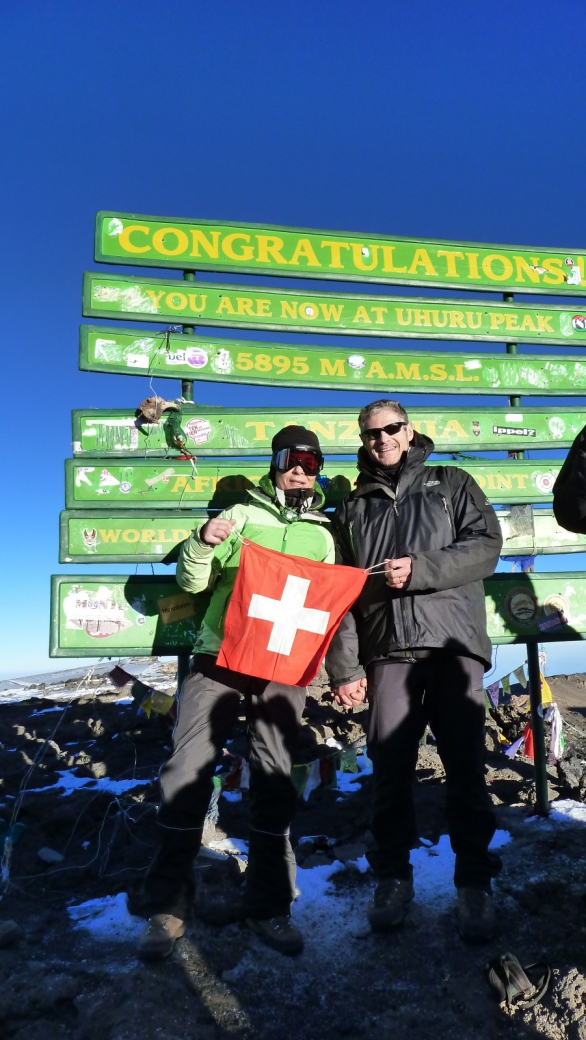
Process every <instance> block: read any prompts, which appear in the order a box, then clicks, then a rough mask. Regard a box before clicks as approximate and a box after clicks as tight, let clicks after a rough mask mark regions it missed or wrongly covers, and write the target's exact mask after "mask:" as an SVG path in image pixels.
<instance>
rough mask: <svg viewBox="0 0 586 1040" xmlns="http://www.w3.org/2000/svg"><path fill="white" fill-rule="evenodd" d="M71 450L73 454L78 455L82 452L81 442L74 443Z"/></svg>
mask: <svg viewBox="0 0 586 1040" xmlns="http://www.w3.org/2000/svg"><path fill="white" fill-rule="evenodd" d="M71 448H72V450H73V454H74V455H77V453H78V452H80V451H81V441H72V442H71Z"/></svg>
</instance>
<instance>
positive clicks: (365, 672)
mask: <svg viewBox="0 0 586 1040" xmlns="http://www.w3.org/2000/svg"><path fill="white" fill-rule="evenodd" d="M359 424H360V430H361V440H362V448H360V450H359V452H358V469H359V471H360V475H359V477H358V481H357V486H356V490H355V491H353V492H352V494H351V495H350V496H349V497H348V498H347V499H346V500H345V501H344V502H343V503H342V505H341V506H340V507H339V508H338V510H337V514H336V520H335V524H334V535H335V538H336V542H337V549H338V553H339V558H340V561H341V562H342V563H345V564H350V565H354V566H357V567H365V568H368V567H372V566H373V565H374V564H378V563H381V561H384V562H385V571H384V573H378V574H373V575H372V576H371V577H369V578H368V580H367V582H366V585H365V587H364V590H363V592H362V594H361V596H360V598H359V599H358V601H357V603H356V604H355V606H354V607H353V608H352V611H351V612H349V613H348V614H347V615H346V617H345V618H344V620H343V621H342V624H341V626H340V628H339V629H338V632H337V633H336V635H335V636H334V639H333V641H332V644H331V646H330V650H329V653H328V656H327V660H326V667H327V669H328V673H329V676H330V681H331V684H332V690H333V693H334V696H335V698H336V700H337V701H338V703H340V704H343V705H345V706H347V707H351V706H352V705H353V704H357V703H360V702H361V701H362V700H363V699H364V697H365V695H366V686H367V685H368V699H369V702H370V721H369V733H368V751H369V755H370V757H371V759H372V762H373V767H374V776H373V783H374V806H373V824H372V829H373V833H374V837H375V839H376V845H377V847H376V850H375V851H374V852H373V853H372V854H371V855H370V857H369V858H370V862H371V865H372V867H373V869H374V872H375V875H376V878H377V887H376V890H375V893H374V897H373V900H372V903H371V905H370V907H369V911H368V916H369V920H370V923H371V927H372V928H373V930H374V931H386V930H388V929H390V928H393V927H395V926H396V925H398V924H400V923H401V921H402V920H403V917H404V912H405V906H406V904H407V903H408V902H409V901H410V900H411V899H412V898H413V895H414V890H413V872H412V868H411V866H410V863H409V852H410V849H411V848H413V847H414V846H416V845H417V844H418V830H417V822H416V818H415V806H414V801H413V781H414V776H415V768H416V764H417V752H418V746H419V741H420V740H421V737H422V736H423V733H424V731H425V727H426V725H427V724H429V726H430V728H431V730H432V733H433V735H434V737H435V739H436V741H437V748H438V752H439V755H440V757H441V760H442V762H443V765H444V769H445V773H446V791H447V816H448V828H449V833H450V840H451V844H452V848H453V850H454V852H455V854H456V866H455V875H454V882H455V885H456V887H457V890H458V913H459V928H460V934H461V935H462V937H463V938H465V939H467V940H469V941H484V940H486V939H488V938H490V937H491V935H492V934H493V932H494V928H495V915H494V908H493V904H492V894H491V879H492V877H494V876H495V874H496V873H497V872H498V870H499V869H500V861H499V859H498V857H497V856H495V854H494V853H491V852H489V849H488V846H489V843H490V841H491V838H492V836H493V834H494V829H495V821H494V814H493V811H492V807H491V802H490V799H489V795H488V791H487V788H486V783H485V778H484V711H485V709H484V690H483V675H484V671H485V670H486V669H487V668H488V667H490V662H491V644H490V640H489V638H488V635H487V631H486V611H485V600H484V587H483V581H482V579H483V578H486V577H488V576H489V575H490V574H492V573H493V571H494V568H495V566H496V563H497V561H498V558H499V552H500V549H501V545H502V537H501V533H500V527H499V523H498V520H497V518H496V515H495V512H494V510H493V508H492V506H491V505H490V504H489V503H488V502H487V500H486V497H485V495H484V494H483V492H482V491H481V490H480V488H479V487H478V485H477V484H476V482H475V481H474V480H473V479H472V477H471V476H470V475H469V474H468V473H466V472H465V471H464V470H462V469H457V468H456V467H452V466H437V465H431V466H424V462H425V460H426V458H427V457H428V456H429V455H430V454H431V452H432V451H433V448H434V445H433V441H431V440H430V439H429V437H425V436H423V435H421V434H418V433H416V432H414V430H413V427H412V425H411V423H410V422H409V419H408V416H407V413H406V412H405V410H404V409H403V408H402V406H401V405H400V404H398V403H397V402H396V401H390V400H382V401H375V402H374V403H373V404H370V405H367V406H366V408H363V409H362V411H361V412H360V415H359Z"/></svg>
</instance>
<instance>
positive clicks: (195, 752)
mask: <svg viewBox="0 0 586 1040" xmlns="http://www.w3.org/2000/svg"><path fill="white" fill-rule="evenodd" d="M272 452H273V456H272V462H271V468H270V472H269V474H268V475H267V476H265V477H263V478H262V480H261V481H260V484H259V487H258V488H254V489H253V490H251V491H250V492H249V493H248V497H247V499H246V501H245V502H244V503H243V504H239V505H235V506H233V507H232V508H231V509H227V510H224V511H223V512H222V513H220V514H219V515H218V516H217V517H215V518H214V519H211V520H208V521H207V522H206V523H202V524H201V525H200V526H199V527H197V528H196V529H195V530H194V531H193V533H192V535H191V536H190V537H189V538H188V539H187V540H186V541H185V542H184V543H183V546H182V548H181V555H180V558H179V564H178V567H177V581H178V583H179V585H180V586H181V588H182V589H185V590H186V591H188V592H193V593H197V592H203V591H204V590H206V589H211V590H213V591H212V596H211V601H210V605H209V607H208V609H207V611H206V614H205V617H204V619H203V622H202V624H201V628H200V631H199V634H198V637H197V641H196V645H195V648H194V657H193V660H192V669H191V675H190V676H189V678H188V679H186V681H185V682H184V684H183V686H182V689H181V691H180V698H179V712H178V717H177V725H176V727H175V732H174V737H173V753H172V755H171V758H170V759H169V761H168V762H167V763H166V765H165V766H163V769H162V770H161V776H160V780H161V792H162V803H161V806H160V809H159V815H158V824H159V828H160V842H159V847H158V850H157V853H156V855H155V858H154V860H153V862H152V864H151V866H150V868H149V871H148V874H147V878H146V882H145V888H146V897H147V903H148V913H149V920H148V922H147V925H146V926H145V930H144V932H143V935H142V937H141V940H140V944H139V954H140V956H142V957H143V958H158V957H165V956H167V955H168V954H170V953H171V951H172V949H173V946H174V944H175V940H176V939H178V938H179V937H180V936H182V935H183V934H184V932H185V921H186V918H187V917H188V914H189V909H190V906H191V903H192V901H193V894H194V892H193V860H194V858H195V856H196V855H197V853H198V851H199V848H200V845H201V838H202V831H203V825H204V820H205V815H206V811H207V809H208V806H209V803H210V798H211V794H212V790H213V785H212V778H213V775H214V771H215V768H216V765H217V763H218V760H219V759H220V757H221V755H222V749H223V747H224V746H225V744H226V740H227V739H228V738H229V737H230V735H231V732H232V730H233V728H234V726H235V724H236V722H237V720H238V716H239V714H240V712H241V710H242V708H241V704H242V697H243V698H244V704H245V710H246V717H247V722H248V734H249V741H250V758H249V766H250V842H249V855H248V870H247V880H246V897H247V921H248V924H249V926H250V927H251V928H252V930H253V931H254V932H256V934H258V935H259V936H260V938H261V939H263V940H264V941H265V942H266V943H268V944H269V945H270V946H272V947H273V948H274V949H277V950H279V951H281V952H282V953H286V954H296V953H299V952H300V951H301V949H302V948H303V937H302V935H301V933H300V932H299V930H298V929H297V928H296V927H295V926H294V925H293V924H292V923H291V919H290V910H291V902H292V900H293V897H294V892H295V858H294V856H293V851H292V848H291V844H290V841H289V827H290V824H291V821H292V819H293V816H294V814H295V807H296V801H297V796H296V792H295V788H294V786H293V784H292V782H291V776H290V774H291V767H292V764H293V754H294V751H295V745H296V742H297V735H298V730H299V723H300V720H301V715H302V712H303V708H304V705H305V697H306V690H305V688H304V687H300V686H286V685H283V684H282V683H276V682H267V681H266V680H264V679H257V678H254V677H252V676H249V675H242V674H240V673H238V672H233V671H230V670H229V669H227V668H221V667H219V666H218V665H217V664H216V657H217V655H218V652H219V649H220V645H221V643H222V637H223V630H224V619H225V617H226V612H227V609H228V604H229V601H230V596H231V594H232V590H233V588H234V582H235V580H236V573H237V571H238V565H239V561H240V551H241V547H242V538H246V539H248V540H249V541H251V542H256V543H257V544H258V545H262V546H265V547H266V548H268V549H274V550H276V551H277V552H283V553H287V554H289V555H292V556H303V557H305V558H306V559H309V560H318V561H321V562H324V563H333V562H334V556H335V550H334V543H333V539H332V536H331V534H330V532H329V529H328V528H329V521H328V519H327V517H326V516H324V515H323V513H321V512H319V509H320V507H321V506H322V505H323V501H324V496H323V494H322V491H321V489H320V488H319V486H317V485H316V478H317V476H318V473H319V471H320V469H321V467H322V465H323V457H322V453H321V449H320V445H319V441H318V439H317V437H316V435H315V434H314V433H312V432H311V431H310V430H306V429H305V428H304V427H302V426H288V427H285V428H284V429H283V430H280V431H279V433H277V434H276V435H275V437H274V438H273V442H272Z"/></svg>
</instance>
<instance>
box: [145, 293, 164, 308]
mask: <svg viewBox="0 0 586 1040" xmlns="http://www.w3.org/2000/svg"><path fill="white" fill-rule="evenodd" d="M164 292H165V290H164V289H161V291H160V292H158V293H156V292H155V291H154V289H147V291H146V294H147V296H150V298H151V300H152V301H153V303H154V305H155V307H156V308H157V310H158V309H159V300H160V299H161V296H162V295H163V293H164Z"/></svg>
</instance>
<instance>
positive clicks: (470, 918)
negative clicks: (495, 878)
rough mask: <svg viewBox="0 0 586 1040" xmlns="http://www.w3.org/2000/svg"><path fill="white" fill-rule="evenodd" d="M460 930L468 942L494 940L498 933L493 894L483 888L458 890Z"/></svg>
mask: <svg viewBox="0 0 586 1040" xmlns="http://www.w3.org/2000/svg"><path fill="white" fill-rule="evenodd" d="M458 928H459V931H460V935H461V936H462V938H463V939H464V940H465V941H466V942H472V943H481V942H488V940H489V939H492V937H493V935H494V933H495V931H496V914H495V911H494V905H493V902H492V892H486V891H485V889H483V888H459V889H458Z"/></svg>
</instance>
